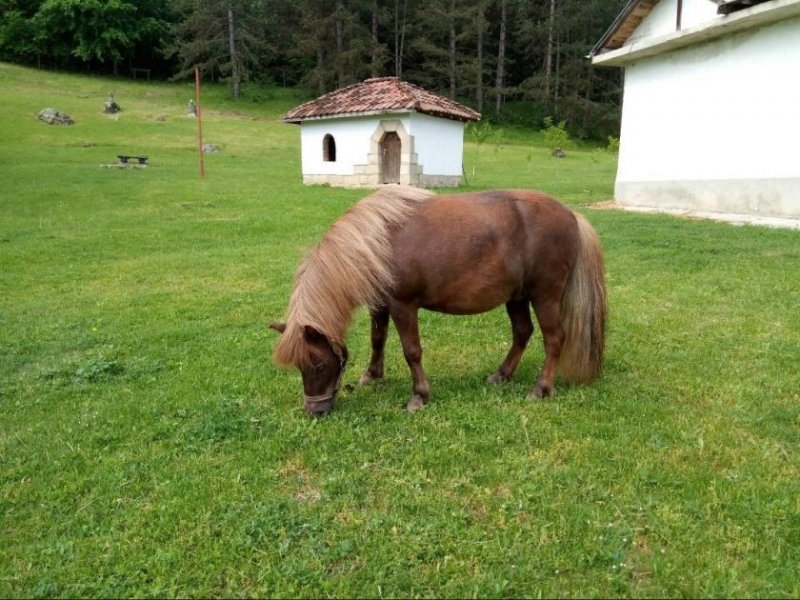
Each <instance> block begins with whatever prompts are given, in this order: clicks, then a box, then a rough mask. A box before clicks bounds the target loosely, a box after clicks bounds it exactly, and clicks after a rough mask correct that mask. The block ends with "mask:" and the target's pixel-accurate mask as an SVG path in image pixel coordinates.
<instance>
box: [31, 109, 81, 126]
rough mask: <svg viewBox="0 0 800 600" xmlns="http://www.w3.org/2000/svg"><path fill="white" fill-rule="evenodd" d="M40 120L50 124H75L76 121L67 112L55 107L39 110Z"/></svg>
mask: <svg viewBox="0 0 800 600" xmlns="http://www.w3.org/2000/svg"><path fill="white" fill-rule="evenodd" d="M39 120H40V121H44V122H45V123H49V124H50V125H73V124H74V123H75V121H73V120H72V117H70V116H69V115H68V114H67V113H63V112H61V111H60V110H56V109H55V108H45V109H44V110H41V111H39Z"/></svg>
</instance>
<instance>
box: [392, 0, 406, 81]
mask: <svg viewBox="0 0 800 600" xmlns="http://www.w3.org/2000/svg"><path fill="white" fill-rule="evenodd" d="M401 6H402V14H401V12H400V11H401ZM407 7H408V0H402V3H401V2H400V0H394V74H395V77H402V76H403V45H404V44H405V41H406V8H407Z"/></svg>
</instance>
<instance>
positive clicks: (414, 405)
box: [406, 396, 425, 413]
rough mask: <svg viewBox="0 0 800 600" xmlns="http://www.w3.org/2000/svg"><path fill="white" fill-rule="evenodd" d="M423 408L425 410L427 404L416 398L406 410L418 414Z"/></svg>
mask: <svg viewBox="0 0 800 600" xmlns="http://www.w3.org/2000/svg"><path fill="white" fill-rule="evenodd" d="M421 408H425V402H424V401H423V400H422V398H420V397H419V396H414V397H413V398H411V400H409V401H408V404H406V410H407V411H408V412H410V413H413V412H417V411H418V410H420V409H421Z"/></svg>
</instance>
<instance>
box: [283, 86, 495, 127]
mask: <svg viewBox="0 0 800 600" xmlns="http://www.w3.org/2000/svg"><path fill="white" fill-rule="evenodd" d="M409 111H416V112H419V113H425V114H428V115H433V116H435V117H442V118H445V119H453V120H455V121H478V120H480V118H481V115H480V113H478V112H476V111H474V110H472V109H471V108H468V107H466V106H464V105H463V104H459V103H458V102H455V101H454V100H450V99H449V98H444V97H442V96H439V95H437V94H434V93H432V92H429V91H427V90H424V89H422V88H421V87H419V86H416V85H414V84H411V83H408V82H407V81H403V80H401V79H400V78H398V77H375V78H373V79H367V80H366V81H362V82H361V83H356V84H353V85H349V86H347V87H343V88H341V89H339V90H336V91H335V92H331V93H329V94H325V95H324V96H320V97H319V98H317V99H316V100H311V101H310V102H306V103H304V104H301V105H300V106H297V107H295V108H293V109H292V110H290V111H289V112H288V113H286V114H285V115H284V116H283V120H284V121H285V122H287V123H301V122H302V121H305V120H308V119H321V118H327V117H337V116H346V115H359V114H364V113H367V114H372V113H384V112H409Z"/></svg>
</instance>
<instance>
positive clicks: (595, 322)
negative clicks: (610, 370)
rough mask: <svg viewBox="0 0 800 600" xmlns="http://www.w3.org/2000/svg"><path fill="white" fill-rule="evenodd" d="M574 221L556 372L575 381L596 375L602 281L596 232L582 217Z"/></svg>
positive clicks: (601, 343) (602, 328) (602, 333)
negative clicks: (575, 247)
mask: <svg viewBox="0 0 800 600" xmlns="http://www.w3.org/2000/svg"><path fill="white" fill-rule="evenodd" d="M575 218H576V219H577V220H578V233H579V236H580V250H579V251H578V258H577V260H576V262H575V266H574V267H573V269H572V273H570V275H569V278H568V279H567V287H566V289H565V290H564V296H563V297H562V299H561V318H562V322H563V325H564V333H565V340H564V344H563V346H562V348H561V356H560V358H559V363H558V371H559V373H560V374H561V375H562V376H563V377H564V378H565V379H567V380H569V381H573V382H575V383H586V382H588V381H591V380H592V379H594V378H596V377H597V376H598V375H600V371H601V369H602V367H603V351H604V348H605V337H606V314H607V311H608V308H607V304H606V284H605V268H604V266H603V250H602V248H601V247H600V239H599V238H598V237H597V233H596V232H595V230H594V229H593V228H592V226H591V225H590V224H589V221H587V220H586V219H585V218H584V217H583V216H581V215H579V214H577V213H576V214H575Z"/></svg>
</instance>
